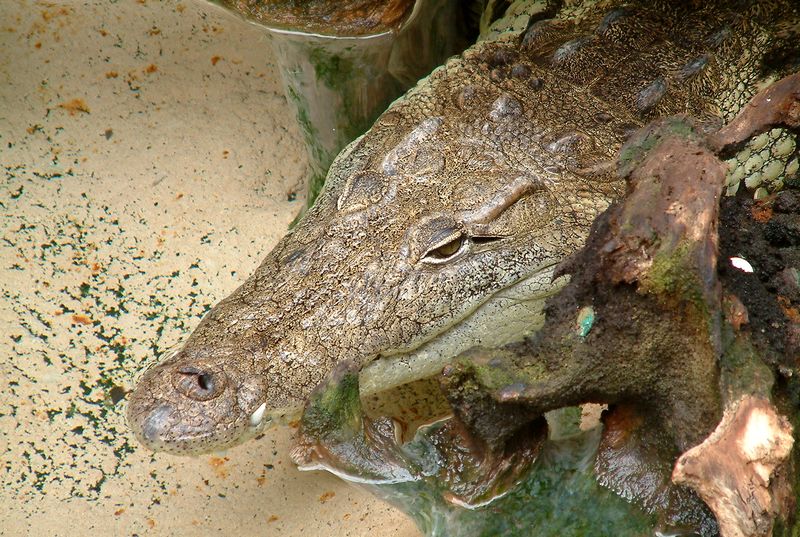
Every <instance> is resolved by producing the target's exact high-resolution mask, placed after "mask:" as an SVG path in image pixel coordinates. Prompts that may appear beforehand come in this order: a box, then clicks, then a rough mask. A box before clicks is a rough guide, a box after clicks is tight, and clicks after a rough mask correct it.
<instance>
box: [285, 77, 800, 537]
mask: <svg viewBox="0 0 800 537" xmlns="http://www.w3.org/2000/svg"><path fill="white" fill-rule="evenodd" d="M799 121H800V75H794V76H792V77H787V78H786V79H783V80H781V81H779V82H778V83H776V84H774V85H773V86H771V87H770V88H768V89H766V90H765V91H763V92H762V93H760V94H759V95H758V96H756V97H755V98H754V100H753V101H752V103H751V105H750V106H748V107H746V108H745V109H744V110H743V112H742V113H741V114H740V116H739V117H737V118H736V119H735V120H734V121H733V122H732V123H731V124H730V125H729V126H728V127H726V128H724V129H722V130H720V131H719V132H717V133H715V134H713V135H710V136H709V135H707V134H704V133H703V132H702V130H701V129H699V128H697V127H696V126H695V124H694V123H693V122H692V121H691V120H690V119H688V118H681V117H677V118H669V119H666V120H662V121H660V122H658V123H656V124H653V125H651V126H649V127H647V128H646V129H644V130H642V131H641V132H639V133H637V134H636V135H634V136H633V137H632V138H631V140H629V142H628V143H626V145H625V146H624V147H623V149H622V151H621V154H620V168H619V169H620V174H621V175H623V176H624V177H626V178H627V179H628V185H629V187H628V192H627V195H626V196H625V198H624V200H622V201H621V202H620V203H617V204H615V205H613V206H612V207H610V208H609V210H607V211H606V212H605V213H604V214H603V215H601V216H600V217H599V218H598V219H597V220H596V222H595V224H594V226H593V228H592V231H591V234H590V237H589V239H588V241H587V244H586V246H585V248H584V249H583V250H582V251H581V252H579V253H578V254H577V255H576V256H574V257H573V258H572V259H570V260H568V261H567V262H565V263H564V264H563V265H562V266H561V267H559V270H558V274H570V275H571V280H570V283H569V284H568V285H567V286H566V287H565V288H564V289H563V290H562V291H561V292H560V293H558V294H557V295H556V296H554V297H552V298H551V299H550V300H549V301H548V306H547V310H546V313H547V320H546V324H545V327H544V328H543V329H542V330H541V331H539V332H538V333H537V335H536V336H534V337H532V338H530V339H528V340H526V341H524V342H522V343H519V344H512V345H509V346H506V347H504V348H501V349H483V348H477V349H473V350H471V351H469V352H467V353H465V354H464V355H462V356H461V357H460V358H459V359H458V360H457V361H456V362H455V363H454V364H452V365H451V366H449V367H448V368H446V370H445V371H444V372H443V374H442V377H441V386H442V389H443V392H444V394H445V396H446V397H447V399H448V401H449V403H450V405H451V407H452V410H453V413H454V416H455V417H453V418H451V419H449V420H445V421H444V422H440V423H439V424H438V425H437V426H435V427H432V428H428V429H423V430H421V431H420V432H419V433H418V435H417V437H418V438H417V440H415V441H416V442H417V444H414V446H416V447H414V449H409V447H408V445H403V444H402V442H400V441H399V440H398V439H397V438H396V437H395V435H393V434H391V431H392V430H393V429H392V427H391V426H390V422H389V421H386V420H369V419H367V418H365V417H364V416H363V415H362V412H361V409H360V406H359V402H358V397H357V385H356V391H355V392H353V391H352V386H353V384H354V383H357V380H355V379H357V377H356V376H355V374H354V373H353V372H352V371H348V370H347V369H346V368H344V369H342V370H341V371H339V373H337V375H338V377H337V379H334V380H332V381H330V382H329V383H327V384H326V385H325V386H323V387H321V388H320V390H319V391H318V392H317V394H316V395H315V396H314V397H312V400H311V402H310V403H309V406H308V408H307V410H306V415H305V417H304V419H303V426H302V428H301V434H300V443H299V447H298V449H297V450H296V452H295V457H296V460H297V461H298V462H300V463H301V464H303V465H305V466H307V467H315V466H325V467H328V468H333V469H334V470H335V471H337V472H339V473H342V474H348V475H358V473H359V472H361V474H360V475H361V476H362V478H364V475H365V473H364V469H365V468H366V469H367V470H368V471H367V472H366V473H367V474H369V476H368V477H366V479H371V480H373V481H374V482H384V483H388V482H398V481H401V480H403V479H417V480H419V479H430V480H432V483H433V482H435V483H436V485H435V486H434V485H433V484H432V485H431V487H433V488H435V489H436V490H441V489H444V492H443V493H442V496H443V497H444V499H445V500H447V501H449V502H450V503H453V504H466V505H476V504H480V503H481V502H485V501H487V500H488V499H490V498H491V497H493V495H497V494H499V493H500V492H502V491H503V490H507V489H508V488H509V487H510V486H511V485H512V484H513V483H515V482H516V481H518V480H520V479H522V476H523V475H524V474H525V473H526V472H528V471H529V470H530V468H531V465H532V464H533V462H534V460H535V458H536V456H537V453H538V450H539V449H540V448H541V446H542V442H543V441H544V439H545V437H546V427H545V426H544V422H543V421H542V418H541V417H542V416H543V415H544V414H545V413H546V412H548V411H551V410H556V409H561V408H564V407H570V406H575V405H581V404H584V403H602V404H605V405H608V409H607V410H606V411H605V412H604V413H603V416H602V421H603V425H604V428H603V432H602V438H601V439H600V441H599V445H598V447H597V454H596V458H595V462H594V472H595V476H596V479H597V481H598V482H599V483H600V484H602V485H603V486H604V487H606V488H608V489H610V490H613V491H614V492H616V493H617V494H619V495H620V496H622V497H624V498H625V499H627V500H629V501H632V502H634V503H636V504H637V505H638V506H640V507H641V508H642V509H643V510H644V511H645V512H647V513H651V514H654V516H656V517H657V519H658V522H657V523H658V524H659V525H660V526H661V527H663V528H674V527H678V526H680V527H686V526H689V527H692V528H694V529H695V530H696V531H698V532H699V533H701V534H702V535H714V534H717V532H720V533H721V534H722V535H723V536H725V537H739V536H759V537H761V536H769V535H772V534H773V532H774V530H775V529H776V528H778V529H779V530H780V532H779V533H781V532H782V534H786V535H789V534H791V528H793V527H795V524H796V520H795V509H796V506H795V503H796V500H795V497H794V492H793V491H794V488H795V486H796V485H797V475H796V469H797V467H796V464H795V463H794V461H793V458H792V453H793V451H792V447H793V436H792V434H793V430H792V426H791V424H790V421H789V420H788V419H787V417H788V418H789V419H796V418H797V417H798V414H797V402H796V401H795V398H796V396H795V395H792V394H793V393H795V394H796V393H797V392H798V389H797V386H796V382H797V381H796V378H797V373H798V372H797V371H796V364H797V363H798V361H800V355H798V350H799V349H800V342H798V341H797V339H798V338H797V334H798V333H800V332H798V329H797V323H798V319H800V315H798V314H797V310H798V308H799V307H800V284H798V283H797V281H795V280H797V277H796V269H790V268H784V270H783V272H781V273H779V274H777V275H776V276H775V278H774V279H777V280H776V281H778V283H775V284H773V285H772V288H773V290H774V289H778V291H776V292H773V293H772V294H769V293H768V292H767V291H763V290H762V291H759V292H761V293H765V295H764V297H763V300H762V305H760V306H758V307H756V306H753V307H752V308H750V309H751V310H752V311H749V310H748V306H746V305H745V303H750V304H752V301H753V300H754V297H753V296H750V295H748V296H747V297H744V295H742V296H743V297H744V298H740V297H739V296H738V295H737V292H739V293H740V294H741V292H740V291H739V289H740V284H739V283H737V282H739V280H738V279H737V278H739V275H737V273H736V270H738V269H736V270H734V269H731V268H730V267H728V264H729V263H730V261H729V259H728V258H727V257H724V258H722V259H720V258H719V251H720V250H719V236H718V226H719V222H720V200H721V198H722V191H723V187H724V181H725V175H726V167H725V165H724V164H723V163H722V162H721V161H720V159H719V156H720V155H729V154H730V153H731V151H734V150H735V149H736V148H737V147H740V146H741V145H742V144H743V143H745V142H746V141H747V139H749V138H750V137H751V136H754V135H756V134H758V133H760V132H764V131H765V130H767V129H770V128H774V127H776V126H783V127H787V128H796V127H797V126H798V122H799ZM792 196H796V194H795V193H792V192H788V193H787V194H786V195H781V196H778V197H773V198H771V199H769V200H766V201H764V202H760V205H757V206H754V207H753V209H752V215H748V217H750V216H752V218H755V219H757V218H762V219H764V218H767V219H768V218H771V216H770V215H771V214H772V212H771V211H773V209H775V210H776V211H778V212H779V210H780V207H781V206H783V207H784V208H786V207H790V210H788V211H784V213H786V214H787V215H788V216H787V218H794V219H795V220H792V221H793V222H794V221H797V222H796V224H797V225H800V220H798V215H797V214H794V215H793V214H791V212H792V210H794V209H791V207H794V206H795V205H797V206H798V207H800V202H798V199H800V198H793V197H792ZM793 200H794V201H793ZM725 203H726V202H723V205H725ZM793 203H794V204H795V205H792V204H793ZM781 204H782V205H781ZM758 211H761V212H758ZM767 213H769V214H767ZM765 215H766V216H765ZM726 218H727V216H726ZM793 225H794V224H793ZM790 242H791V241H790ZM725 255H726V256H727V255H728V254H727V253H726V254H725ZM719 264H722V265H723V268H724V270H722V269H721V268H720V267H719V266H718V265H719ZM791 270H795V272H793V273H792V272H791ZM787 271H789V272H787ZM792 274H794V275H795V276H794V280H793V279H792ZM781 282H784V283H781ZM781 286H783V287H781ZM792 286H794V287H792ZM759 289H760V288H759ZM786 289H789V290H788V291H786ZM750 294H752V293H750ZM756 294H757V293H756ZM763 304H766V306H763ZM767 310H769V315H774V316H777V317H771V319H777V318H779V319H783V324H780V323H779V325H780V326H781V327H783V328H780V329H776V330H775V331H774V333H771V334H769V335H768V336H764V335H760V334H757V333H755V331H751V330H750V329H749V328H750V326H751V324H752V325H753V326H760V325H758V323H759V322H764V315H765V313H764V312H765V311H767ZM795 316H797V317H796V318H795ZM773 324H775V323H773ZM787 353H788V355H787ZM344 379H348V380H347V382H346V383H344V384H348V383H349V384H348V385H349V386H350V388H349V391H348V392H347V393H349V396H348V397H344V398H343V397H341V395H342V393H344V392H343V391H342V387H343V385H344V384H343V380H344ZM354 393H355V394H356V395H353V394H354ZM337 394H338V395H337ZM345 400H346V401H347V404H345V405H343V406H342V405H339V404H338V403H341V402H342V401H345ZM337 402H338V403H337ZM337 405H338V406H337ZM334 409H339V410H334ZM342 409H346V410H342ZM342 416H347V418H346V419H345V418H343V417H342ZM343 431H345V432H343ZM420 437H421V438H422V440H419V439H420ZM420 442H422V443H420ZM423 444H424V445H425V446H429V447H430V446H432V447H430V449H431V450H432V452H434V453H435V457H434V458H436V459H437V460H438V463H437V465H436V468H437V469H436V471H431V470H430V469H427V470H426V468H425V461H426V458H425V457H421V456H419V453H420V449H421V448H419V446H420V445H423ZM354 446H357V447H356V448H354ZM426 449H427V448H426ZM376 461H380V463H378V462H376ZM387 461H389V462H387ZM676 461H677V462H676ZM370 469H371V470H370ZM370 471H371V472H372V473H371V474H370ZM436 487H438V488H436ZM701 499H702V501H701ZM708 508H710V510H711V512H713V516H712V515H711V513H710V512H709V511H708ZM717 523H718V526H717Z"/></svg>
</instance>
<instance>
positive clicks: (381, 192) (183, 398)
mask: <svg viewBox="0 0 800 537" xmlns="http://www.w3.org/2000/svg"><path fill="white" fill-rule="evenodd" d="M491 5H494V3H493V2H490V8H491ZM490 18H491V17H490ZM496 18H497V17H496ZM799 27H800V12H799V11H798V8H797V7H796V6H794V5H793V4H792V2H790V1H788V0H786V1H781V0H778V1H775V2H770V3H764V2H757V1H750V0H742V1H733V2H722V1H708V2H688V3H687V2H679V1H667V0H656V1H644V0H641V1H638V0H634V1H629V2H619V1H605V0H599V1H587V2H574V1H573V2H569V1H567V2H561V3H547V4H544V3H540V2H530V1H523V2H516V3H513V4H512V5H511V7H510V8H508V10H507V12H506V16H505V17H499V18H498V20H496V21H495V23H494V24H493V26H492V27H491V28H489V30H488V31H487V32H485V34H484V39H481V40H479V41H478V42H477V43H476V44H474V45H473V46H472V47H470V48H469V49H467V50H466V51H465V52H464V53H463V54H462V55H460V56H457V57H454V58H451V59H450V60H448V61H447V62H446V63H445V64H444V65H442V66H440V67H439V68H437V69H436V70H435V71H434V72H433V73H432V74H431V75H430V76H428V77H427V78H425V79H423V80H422V81H420V82H419V83H418V84H417V86H415V87H414V88H413V89H411V90H410V91H409V92H408V93H407V94H406V95H405V96H403V97H402V98H400V99H398V100H397V101H395V102H394V103H393V104H392V105H391V106H390V107H389V108H388V110H387V111H386V112H385V113H383V114H382V115H381V116H380V117H379V119H378V120H377V121H376V122H375V123H374V125H373V126H372V127H371V128H370V129H369V131H368V132H367V133H366V134H365V135H363V136H361V137H360V138H358V139H356V140H354V141H353V142H352V143H351V144H349V145H348V146H347V147H346V148H345V149H344V150H343V151H342V152H341V153H340V154H339V155H338V156H337V158H336V159H335V161H334V162H333V164H332V166H331V168H330V170H329V172H328V176H327V178H326V182H325V186H324V188H323V191H322V192H321V194H320V196H319V198H318V200H317V201H316V203H315V205H314V206H313V207H312V208H311V209H310V210H309V211H308V213H307V214H306V215H305V216H304V218H303V219H302V220H301V221H300V222H299V223H298V224H297V226H296V227H294V228H293V229H292V230H291V231H289V233H288V234H287V235H286V236H285V237H284V238H283V239H282V240H281V241H280V242H279V243H278V244H277V245H276V246H275V248H274V249H273V250H272V251H271V252H270V253H269V254H268V255H267V257H266V259H265V260H264V261H263V263H262V264H261V265H260V266H259V267H258V269H257V270H256V272H255V273H254V274H253V275H252V276H250V277H249V278H248V279H247V280H246V281H245V282H244V283H243V284H242V285H241V287H239V288H238V289H237V290H236V291H234V292H233V294H231V295H230V296H229V297H227V298H225V299H224V300H222V301H221V302H220V303H219V304H217V305H216V306H215V307H214V308H213V309H212V310H211V311H210V312H209V313H208V314H207V315H206V316H205V317H204V318H203V319H202V321H201V322H200V324H199V326H198V327H197V328H196V330H195V331H194V332H193V333H192V334H191V335H190V336H189V338H188V339H187V340H186V341H185V343H184V344H183V345H182V346H181V347H180V348H178V349H177V350H176V351H174V352H171V353H169V354H168V355H166V356H165V357H164V358H163V359H162V360H161V361H160V362H159V363H157V364H156V365H154V366H152V367H150V368H148V369H147V370H146V371H145V372H144V373H143V375H142V377H141V378H140V380H139V382H138V384H137V386H136V387H135V389H134V390H133V391H132V393H131V395H130V398H129V406H128V419H129V423H130V425H131V427H132V429H133V431H134V433H135V434H136V436H137V437H138V438H139V440H140V441H141V442H142V443H143V444H144V445H146V446H148V447H149V448H151V449H154V450H162V451H167V452H172V453H177V454H187V453H188V454H192V453H199V452H204V451H211V450H218V449H223V448H227V447H229V446H232V445H234V444H237V443H239V442H242V441H244V440H245V439H247V438H250V437H252V436H254V435H256V434H257V433H259V432H260V431H262V430H263V429H264V427H266V425H267V424H268V423H270V422H272V421H273V420H274V419H275V418H276V417H278V416H285V415H291V414H292V413H295V412H297V411H298V410H299V409H300V407H301V406H302V404H303V403H304V401H305V400H306V398H307V396H308V395H309V393H310V392H311V391H312V389H313V388H314V387H315V386H316V385H317V384H319V383H320V382H321V381H322V380H323V379H325V377H326V376H327V375H328V374H329V372H330V371H331V370H332V369H333V368H334V367H335V365H336V364H337V363H340V362H341V361H343V360H352V361H354V362H355V363H357V364H359V365H360V366H361V368H362V369H361V383H362V393H371V392H378V391H381V390H385V389H388V388H390V387H392V386H396V385H400V384H403V383H408V382H411V381H413V380H415V379H420V378H425V377H429V376H432V375H435V374H437V373H438V372H439V371H441V369H442V367H443V366H444V365H445V364H446V363H448V361H449V360H451V359H452V357H454V356H455V355H457V354H459V353H460V352H462V351H464V350H466V349H468V348H470V347H472V346H474V345H478V344H481V345H488V346H492V345H500V344H504V343H506V342H509V341H513V340H515V339H520V338H522V337H523V336H525V335H526V334H528V333H530V332H532V331H533V330H536V329H537V327H539V326H541V324H542V321H543V312H542V308H543V303H544V300H545V299H546V298H547V297H548V296H550V295H552V294H553V293H555V292H557V291H558V290H559V288H560V287H561V286H562V285H563V284H564V283H565V279H564V278H557V279H553V272H554V267H555V266H556V265H557V264H558V263H560V262H561V261H562V260H564V259H565V258H566V257H568V256H570V255H571V254H572V253H574V252H575V251H576V250H577V249H578V248H579V247H580V246H582V244H583V242H584V240H585V238H586V236H587V234H588V231H589V228H590V226H591V225H592V222H593V220H594V218H595V217H596V216H597V215H598V214H599V213H600V212H601V211H603V210H604V209H605V208H606V207H608V205H609V204H610V203H611V202H612V201H613V200H615V199H617V198H619V197H620V196H621V195H622V194H623V193H624V189H625V185H624V182H622V181H621V180H620V179H619V177H618V175H617V173H616V170H615V162H616V158H617V153H618V151H619V149H620V147H621V145H622V143H623V142H624V141H625V139H626V138H627V137H628V136H629V135H630V134H631V133H632V132H633V131H635V130H636V129H638V128H639V127H641V126H643V125H644V124H646V123H647V122H649V121H651V120H653V119H655V118H659V117H663V116H667V115H672V114H679V113H680V114H689V115H691V116H693V117H695V118H698V119H699V120H700V121H701V122H702V124H703V125H705V126H706V128H707V129H709V130H713V129H716V128H718V127H719V126H720V125H722V124H723V123H724V122H725V121H728V120H730V119H731V118H732V117H733V116H734V115H735V114H736V112H737V111H738V110H739V109H740V108H741V106H743V105H744V103H746V102H747V101H748V99H749V98H750V97H751V96H752V95H754V94H755V92H756V91H758V89H759V88H761V87H763V86H764V85H765V84H767V83H769V82H770V81H772V80H775V79H776V78H777V77H779V76H782V75H783V74H785V73H786V71H787V70H793V69H796V68H797V58H798V54H797V52H798V49H797V47H798V45H797V43H798V39H797V38H796V37H797V34H798V28H799ZM770 142H772V143H770ZM759 143H760V142H759ZM757 149H758V151H762V150H766V154H765V156H766V157H767V158H761V159H760V162H758V163H757V164H758V165H759V166H761V167H765V166H773V168H774V169H773V168H770V169H769V174H771V175H770V177H772V175H774V176H775V177H776V178H779V179H780V180H783V178H785V177H789V176H792V175H793V174H795V173H796V171H797V155H796V149H795V144H794V141H793V140H792V139H788V141H787V138H785V136H784V135H783V134H781V133H780V132H776V133H772V135H771V138H769V139H767V140H766V141H765V142H764V143H763V144H761V145H760V146H759V147H758V148H757ZM746 151H748V152H747V153H745V154H744V155H741V156H740V158H739V160H738V161H734V162H732V164H733V168H735V169H738V167H740V166H745V165H747V166H749V169H748V173H751V174H753V173H760V174H762V175H763V174H765V173H766V171H765V170H762V168H761V167H758V166H756V165H750V164H747V163H748V162H750V160H751V159H752V158H753V154H754V153H753V150H752V149H747V150H746ZM776 161H777V162H779V164H778V165H773V164H772V162H776ZM740 179H741V178H740Z"/></svg>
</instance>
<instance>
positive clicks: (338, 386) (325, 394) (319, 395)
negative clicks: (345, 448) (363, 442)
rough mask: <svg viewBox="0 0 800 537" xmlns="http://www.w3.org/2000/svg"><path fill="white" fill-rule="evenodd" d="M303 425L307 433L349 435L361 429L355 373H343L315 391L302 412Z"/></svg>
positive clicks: (312, 434)
mask: <svg viewBox="0 0 800 537" xmlns="http://www.w3.org/2000/svg"><path fill="white" fill-rule="evenodd" d="M302 425H303V429H304V430H305V432H306V434H308V435H309V436H315V437H324V436H328V435H331V434H335V435H337V436H338V437H346V436H352V434H353V433H355V432H357V431H360V430H361V401H360V399H359V393H358V373H353V372H348V373H345V374H344V375H343V376H342V378H341V379H338V380H337V379H335V378H334V379H333V380H332V381H331V382H330V383H329V384H326V385H325V386H323V387H322V389H320V390H319V391H318V392H315V393H314V394H313V395H312V396H311V398H310V401H309V405H308V407H307V408H306V410H305V412H304V413H303V418H302Z"/></svg>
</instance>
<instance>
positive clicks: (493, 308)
mask: <svg viewBox="0 0 800 537" xmlns="http://www.w3.org/2000/svg"><path fill="white" fill-rule="evenodd" d="M558 264H559V262H552V263H548V264H544V265H540V266H538V267H537V268H536V269H535V270H534V271H532V272H530V273H529V274H528V275H526V276H524V277H522V278H520V279H518V280H516V281H515V282H513V283H511V284H510V285H507V286H505V287H503V288H501V289H498V290H497V291H495V292H494V293H492V294H489V295H487V296H486V297H485V299H484V300H483V301H481V302H480V303H478V304H476V305H475V307H474V308H472V309H471V310H469V311H468V312H467V313H466V314H465V315H464V316H462V317H460V318H459V319H455V320H454V321H453V322H452V323H450V324H448V325H446V326H445V327H443V328H442V330H440V331H438V332H436V333H435V334H432V335H431V336H430V337H428V338H426V339H425V340H424V341H421V342H420V343H419V344H417V345H415V346H414V347H411V348H408V349H402V350H394V351H388V352H382V353H379V354H377V355H376V356H375V357H374V358H373V359H372V360H371V361H370V362H369V363H368V364H367V365H365V366H364V368H363V369H362V371H361V374H360V383H361V394H362V395H370V394H373V393H377V392H380V391H383V390H387V389H390V388H394V387H396V386H399V385H402V384H405V383H408V382H413V381H415V380H420V379H423V378H427V377H431V376H434V375H436V374H437V373H438V372H439V371H441V369H442V368H443V367H444V366H445V365H447V363H449V362H450V361H451V360H452V359H453V358H455V357H456V356H457V355H458V354H460V353H461V352H463V351H465V350H467V349H469V348H470V347H473V346H477V345H481V344H486V345H488V346H499V345H502V344H505V343H510V342H512V341H519V340H520V339H522V338H523V337H525V336H526V335H527V334H529V333H530V332H532V331H534V330H535V329H538V328H539V327H540V326H541V320H543V306H544V301H545V300H546V299H547V298H548V297H549V296H551V295H553V294H555V293H556V292H558V290H559V289H560V288H561V287H562V286H563V285H564V284H565V283H566V278H563V282H558V283H557V282H556V281H552V273H553V270H554V269H555V267H556V265H558ZM558 280H562V278H558ZM558 280H557V281H558ZM537 284H538V285H537ZM528 286H535V287H536V290H535V291H534V290H533V289H528V288H527V287H528ZM540 318H541V319H540ZM509 323H510V324H509ZM501 325H502V326H505V328H504V329H501ZM504 332H505V333H504Z"/></svg>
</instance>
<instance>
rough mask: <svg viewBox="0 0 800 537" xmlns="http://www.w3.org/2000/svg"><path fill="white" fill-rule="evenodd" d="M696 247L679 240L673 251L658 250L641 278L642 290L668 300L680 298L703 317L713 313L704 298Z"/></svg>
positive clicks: (691, 309)
mask: <svg viewBox="0 0 800 537" xmlns="http://www.w3.org/2000/svg"><path fill="white" fill-rule="evenodd" d="M693 246H694V245H692V244H688V243H686V242H682V243H679V244H678V245H677V246H676V247H675V248H674V249H673V250H672V251H663V250H661V251H659V252H658V253H656V255H655V257H654V258H653V264H652V266H651V267H650V269H649V270H648V271H647V273H646V274H645V276H644V277H643V278H642V281H641V284H640V290H641V291H644V292H647V293H653V294H655V295H657V296H658V297H661V298H663V299H667V300H674V299H678V300H681V301H683V302H684V303H685V304H686V305H687V306H689V309H690V311H692V313H694V314H695V315H697V316H699V317H700V318H702V319H708V317H709V315H710V312H709V309H708V304H707V303H706V300H705V292H704V286H703V282H702V281H700V277H699V275H698V272H697V270H696V268H695V263H694V260H693V257H694V256H693Z"/></svg>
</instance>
